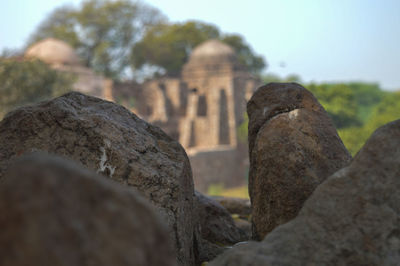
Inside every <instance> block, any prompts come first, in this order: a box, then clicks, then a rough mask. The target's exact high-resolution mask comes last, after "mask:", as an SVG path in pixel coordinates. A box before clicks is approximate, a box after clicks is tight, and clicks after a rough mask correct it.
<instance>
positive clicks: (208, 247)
mask: <svg viewBox="0 0 400 266" xmlns="http://www.w3.org/2000/svg"><path fill="white" fill-rule="evenodd" d="M195 204H196V219H198V221H199V230H198V234H197V246H198V257H199V262H200V263H202V262H205V261H210V260H212V259H214V258H215V257H216V256H217V255H219V254H221V253H222V252H223V251H225V250H226V247H227V246H231V245H233V244H235V243H237V242H240V241H244V240H247V239H248V238H247V236H246V233H245V232H244V231H242V230H241V229H239V228H238V227H237V226H236V224H235V222H234V220H233V219H232V217H231V215H230V213H229V212H228V211H227V210H226V209H225V208H224V207H223V206H222V205H220V204H219V203H218V202H216V201H215V200H213V199H212V198H210V197H207V196H205V195H203V194H201V193H200V192H198V191H195Z"/></svg>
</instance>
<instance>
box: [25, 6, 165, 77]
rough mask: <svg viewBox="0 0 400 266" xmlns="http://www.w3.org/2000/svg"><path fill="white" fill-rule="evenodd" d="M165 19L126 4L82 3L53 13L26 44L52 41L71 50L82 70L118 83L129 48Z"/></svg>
mask: <svg viewBox="0 0 400 266" xmlns="http://www.w3.org/2000/svg"><path fill="white" fill-rule="evenodd" d="M165 19H166V18H165V17H164V16H163V15H162V14H161V13H160V12H159V11H158V10H157V9H154V8H152V7H149V6H147V5H144V4H142V3H139V2H131V1H128V0H116V1H109V0H86V1H84V2H83V3H82V4H81V6H80V7H79V8H75V7H72V6H64V7H60V8H57V9H55V10H54V11H53V12H52V13H51V14H50V15H49V16H48V17H47V18H46V19H45V20H44V21H43V22H42V23H41V24H40V25H39V27H38V28H37V29H36V31H35V32H34V33H33V34H32V35H31V37H30V40H29V43H28V44H32V43H34V42H36V41H38V40H41V39H44V38H47V37H53V38H58V39H61V40H63V41H65V42H67V43H69V44H70V45H71V46H73V47H74V48H75V49H77V52H78V54H79V55H80V56H81V57H82V58H83V60H84V62H85V63H86V66H88V67H91V68H93V69H94V70H95V71H97V72H100V73H102V74H103V75H105V76H107V77H110V78H113V79H118V78H120V77H121V76H122V75H123V74H124V73H126V71H127V68H128V67H129V58H130V56H129V54H130V51H131V47H132V45H133V44H134V43H135V42H136V41H138V40H139V39H140V38H141V37H142V35H143V33H144V31H145V30H146V29H147V28H148V26H150V25H154V24H158V23H160V22H162V21H164V20H165Z"/></svg>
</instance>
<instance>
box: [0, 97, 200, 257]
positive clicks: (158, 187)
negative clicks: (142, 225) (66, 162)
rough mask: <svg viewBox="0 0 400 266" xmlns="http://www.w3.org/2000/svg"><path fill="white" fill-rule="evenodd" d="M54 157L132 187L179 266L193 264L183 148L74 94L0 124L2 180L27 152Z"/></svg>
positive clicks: (115, 108)
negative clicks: (164, 231)
mask: <svg viewBox="0 0 400 266" xmlns="http://www.w3.org/2000/svg"><path fill="white" fill-rule="evenodd" d="M36 150H41V151H47V152H50V153H54V154H58V155H61V156H64V157H67V158H70V159H72V160H74V161H77V162H79V163H81V164H82V165H84V166H86V167H88V168H89V169H93V170H95V171H97V172H98V173H101V174H103V175H106V176H108V177H110V178H112V179H114V180H116V181H118V182H121V183H123V184H126V185H128V186H133V187H136V188H137V189H138V190H139V191H140V192H141V193H142V194H143V195H144V196H145V197H146V198H147V199H149V200H150V201H151V202H152V203H153V204H154V205H155V206H156V207H157V209H158V211H159V213H160V214H161V215H162V216H163V219H164V221H165V223H166V224H167V225H168V228H169V231H170V234H171V238H172V239H173V240H174V244H175V247H176V250H177V254H178V263H179V264H180V265H193V264H194V251H193V231H194V227H195V225H194V223H195V222H194V221H193V213H192V210H193V196H194V191H193V180H192V176H191V169H190V164H189V161H188V158H187V156H186V153H185V151H184V150H183V148H182V147H181V145H180V144H179V143H178V142H176V141H174V140H172V139H171V138H170V137H168V136H167V135H166V134H165V133H164V132H162V131H161V130H160V129H159V128H158V127H154V126H152V125H150V124H148V123H146V122H144V121H143V120H141V119H139V118H138V117H137V116H136V115H134V114H132V113H131V112H129V111H128V110H127V109H125V108H123V107H121V106H119V105H116V104H114V103H111V102H107V101H104V100H101V99H98V98H94V97H89V96H86V95H83V94H80V93H76V92H72V93H69V94H66V95H64V96H61V97H59V98H56V99H54V100H51V101H47V102H43V103H40V104H38V105H34V106H31V107H24V108H20V109H17V110H16V111H13V112H11V113H9V114H8V115H6V117H5V118H4V119H3V120H2V121H1V122H0V179H1V178H2V176H3V175H4V171H5V169H6V168H7V166H8V164H9V161H10V160H11V159H13V158H15V157H18V156H20V155H21V154H24V153H27V152H31V151H36Z"/></svg>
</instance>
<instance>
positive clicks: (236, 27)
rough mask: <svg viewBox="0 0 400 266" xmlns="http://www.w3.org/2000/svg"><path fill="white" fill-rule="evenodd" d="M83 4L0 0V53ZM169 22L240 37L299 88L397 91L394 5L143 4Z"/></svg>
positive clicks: (397, 7)
mask: <svg viewBox="0 0 400 266" xmlns="http://www.w3.org/2000/svg"><path fill="white" fill-rule="evenodd" d="M80 2H81V0H69V1H68V0H0V51H1V50H3V49H4V48H21V47H23V45H24V42H26V40H27V38H28V37H29V35H30V33H32V32H33V31H34V29H35V28H36V27H37V26H38V24H39V23H40V22H41V21H42V20H43V19H44V18H45V17H46V15H48V14H49V13H50V12H51V11H52V10H53V9H54V8H55V7H58V6H60V5H63V4H66V3H71V4H74V5H79V3H80ZM143 2H145V3H148V4H150V5H152V6H154V7H157V8H158V9H160V10H161V11H162V12H163V13H164V14H165V15H166V16H167V17H168V18H169V19H170V21H172V22H184V21H186V20H200V21H204V22H208V23H212V24H215V25H216V26H218V27H219V28H220V30H221V31H222V32H226V33H237V34H240V35H242V36H243V37H244V38H245V40H246V41H247V43H248V44H250V46H251V47H252V48H253V50H254V51H255V52H256V53H258V54H261V55H263V56H264V57H265V59H266V61H267V62H268V65H269V66H268V68H267V70H266V72H267V73H275V74H279V75H280V76H286V75H288V74H297V75H299V76H300V77H301V78H302V80H303V81H304V82H310V81H315V82H339V81H344V82H347V81H366V82H378V83H379V84H380V85H381V87H383V88H384V89H387V90H400V15H399V14H400V1H399V0H246V1H234V0H147V1H143Z"/></svg>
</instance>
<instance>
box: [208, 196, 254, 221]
mask: <svg viewBox="0 0 400 266" xmlns="http://www.w3.org/2000/svg"><path fill="white" fill-rule="evenodd" d="M212 198H213V199H214V200H215V201H217V202H218V203H219V204H221V205H222V206H223V207H224V208H225V209H226V210H227V211H228V212H229V213H230V214H237V215H239V217H241V218H247V217H248V216H250V214H251V204H250V200H249V199H242V198H231V197H219V196H218V197H212Z"/></svg>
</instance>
